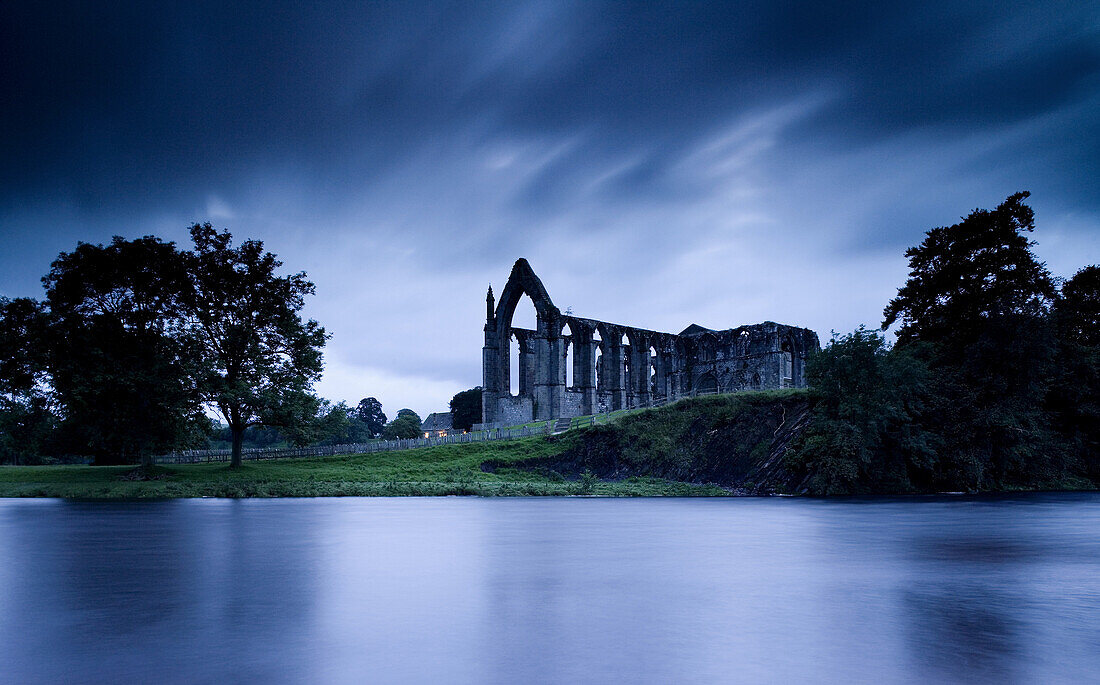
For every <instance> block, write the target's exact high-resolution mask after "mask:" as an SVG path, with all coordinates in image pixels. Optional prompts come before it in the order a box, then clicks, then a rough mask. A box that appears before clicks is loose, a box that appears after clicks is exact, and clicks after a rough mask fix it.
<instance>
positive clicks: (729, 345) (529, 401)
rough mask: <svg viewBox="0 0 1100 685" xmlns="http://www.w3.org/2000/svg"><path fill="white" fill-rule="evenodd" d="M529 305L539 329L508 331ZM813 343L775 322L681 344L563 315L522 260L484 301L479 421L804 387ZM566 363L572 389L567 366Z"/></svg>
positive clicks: (810, 336)
mask: <svg viewBox="0 0 1100 685" xmlns="http://www.w3.org/2000/svg"><path fill="white" fill-rule="evenodd" d="M523 295H527V296H528V297H530V298H531V300H532V301H533V302H534V305H535V311H536V314H537V321H538V323H537V329H536V330H533V331H532V330H527V329H521V328H514V327H513V326H512V315H513V314H514V313H515V310H516V305H517V304H518V303H519V300H520V298H521V297H522V296H523ZM513 339H514V340H516V343H517V349H518V353H519V379H518V384H517V385H518V388H519V392H518V393H517V394H515V395H513V394H512V393H511V390H510V387H511V378H510V374H511V369H510V366H511V364H510V359H509V354H510V341H511V340H513ZM818 348H819V342H818V339H817V334H816V333H814V332H813V331H811V330H808V329H806V328H796V327H794V326H786V325H783V324H777V323H773V322H770V321H768V322H765V323H761V324H756V325H752V326H741V327H739V328H731V329H728V330H724V331H714V330H710V329H707V328H703V327H702V326H699V325H695V324H693V325H691V326H689V327H688V328H687V329H685V330H684V331H682V332H681V333H680V334H679V335H675V334H672V333H660V332H658V331H650V330H646V329H642V328H635V327H633V326H624V325H621V324H613V323H607V322H606V321H596V320H594V319H585V318H582V317H578V316H570V315H565V314H562V313H561V312H560V311H559V310H558V308H557V307H555V306H554V303H553V302H552V301H551V300H550V296H549V295H548V294H547V292H546V288H545V287H544V286H543V284H542V281H540V280H539V278H538V276H536V275H535V272H534V271H532V270H531V266H530V265H529V264H528V263H527V260H526V259H520V260H518V261H517V262H516V263H515V266H513V267H512V273H511V275H510V276H509V277H508V283H507V284H506V285H505V286H504V290H503V291H502V292H501V294H500V301H499V302H494V298H493V289H492V288H491V287H490V288H489V293H488V295H487V296H486V301H485V347H484V348H482V389H483V390H482V395H481V396H482V412H481V413H482V421H483V422H484V423H485V424H487V425H515V424H520V423H525V422H527V421H542V420H548V419H556V418H559V417H569V416H584V415H587V414H593V413H597V412H603V411H610V410H614V409H626V408H633V407H645V406H649V405H650V404H652V403H653V402H654V401H656V400H658V399H661V400H664V399H674V398H678V397H685V396H691V395H696V394H706V393H714V392H735V391H738V390H764V389H773V388H788V387H790V388H800V387H804V386H805V385H806V381H805V379H804V377H803V368H804V366H805V361H806V356H807V355H808V354H810V353H811V352H813V351H816V350H817V349H818ZM570 356H571V357H572V362H571V363H572V366H573V368H572V371H573V373H572V381H573V382H572V385H570V386H568V387H567V383H566V379H567V377H568V376H567V372H566V364H567V360H568V359H569V357H570Z"/></svg>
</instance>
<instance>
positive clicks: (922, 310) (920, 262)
mask: <svg viewBox="0 0 1100 685" xmlns="http://www.w3.org/2000/svg"><path fill="white" fill-rule="evenodd" d="M1027 197H1028V193H1026V192H1023V193H1016V194H1015V195H1012V196H1010V197H1009V198H1007V199H1006V200H1005V201H1004V202H1003V203H1001V204H1000V205H999V206H998V207H997V208H996V209H994V210H984V209H976V210H974V211H973V212H971V214H970V215H969V216H967V217H966V218H965V219H963V220H962V221H961V222H960V223H958V224H955V225H953V226H947V227H941V228H934V229H932V230H930V231H928V233H927V235H926V237H925V239H924V241H923V242H922V243H921V244H920V245H918V246H916V247H913V248H910V249H909V250H908V251H907V252H906V256H908V257H909V268H910V273H909V279H908V281H907V282H906V283H905V285H904V286H903V287H902V288H901V289H900V290H899V291H898V295H897V297H895V298H894V299H893V300H892V301H891V302H890V303H889V305H888V306H887V307H886V309H885V311H884V313H883V316H884V320H883V328H884V329H885V328H887V327H889V326H890V325H892V324H894V323H897V322H900V323H901V326H900V328H899V330H898V347H899V348H900V349H907V350H912V351H914V352H915V353H917V354H919V355H921V356H922V357H923V358H924V359H925V360H926V361H927V363H928V365H929V367H930V368H931V370H932V371H933V378H934V386H935V387H934V392H933V400H932V401H931V402H930V406H929V409H930V411H929V412H927V414H926V415H927V417H928V421H929V425H928V427H929V428H930V429H931V430H934V431H936V432H937V433H938V434H939V435H940V436H941V438H942V439H943V441H944V448H943V450H941V458H942V459H941V463H940V465H939V469H938V471H939V473H940V475H941V476H942V477H943V479H944V482H945V484H950V486H953V487H958V486H960V485H961V486H963V487H969V488H974V489H989V488H999V487H1005V486H1010V485H1014V484H1017V483H1025V482H1038V481H1041V480H1042V479H1044V478H1049V477H1050V476H1051V474H1053V473H1056V472H1057V471H1058V470H1059V468H1060V467H1059V466H1058V465H1057V464H1055V463H1054V461H1055V460H1056V459H1057V458H1058V456H1057V451H1056V450H1054V449H1052V448H1051V443H1050V436H1049V434H1048V426H1047V421H1046V420H1045V416H1044V414H1043V412H1042V408H1041V403H1040V402H1039V401H1037V400H1039V399H1040V398H1042V397H1043V396H1044V395H1045V394H1046V389H1047V385H1048V383H1049V379H1050V377H1051V374H1052V364H1053V359H1054V352H1055V349H1056V345H1055V343H1054V336H1053V331H1052V330H1051V327H1050V325H1049V317H1048V316H1047V315H1048V313H1049V308H1050V304H1051V303H1052V301H1053V300H1054V297H1055V295H1056V289H1055V285H1054V279H1053V278H1052V277H1051V275H1050V273H1049V272H1048V271H1047V269H1046V266H1045V265H1044V264H1043V263H1041V262H1039V261H1038V260H1037V259H1036V258H1035V255H1034V254H1033V253H1032V251H1031V247H1032V246H1033V245H1034V243H1033V242H1032V241H1031V239H1030V238H1029V235H1028V234H1030V233H1031V232H1032V231H1033V230H1034V227H1035V224H1034V214H1033V212H1032V210H1031V208H1030V207H1028V206H1027V205H1026V204H1025V203H1024V200H1026V199H1027Z"/></svg>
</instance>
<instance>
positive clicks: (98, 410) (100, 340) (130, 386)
mask: <svg viewBox="0 0 1100 685" xmlns="http://www.w3.org/2000/svg"><path fill="white" fill-rule="evenodd" d="M183 262H184V260H183V256H182V255H181V254H180V253H179V251H178V250H176V247H175V245H174V244H173V243H166V242H163V241H161V240H160V239H159V238H155V237H152V236H146V237H144V238H138V239H136V240H124V239H122V238H120V237H117V236H116V237H115V238H114V240H113V241H112V242H111V243H110V244H108V245H91V244H88V243H81V244H79V245H77V248H76V249H75V250H73V251H72V252H70V253H62V254H61V255H60V256H59V257H58V258H57V260H56V261H54V262H53V264H52V266H51V269H50V273H49V274H48V275H47V276H46V277H45V278H44V279H43V282H44V284H45V286H46V297H47V301H48V303H49V309H50V315H51V317H52V330H51V336H50V337H51V340H50V345H49V350H50V355H49V357H50V361H49V366H50V375H51V380H52V385H53V389H54V391H55V393H56V396H57V399H58V402H59V404H60V406H61V410H62V418H63V423H62V425H63V428H64V430H65V432H66V433H68V434H69V435H70V436H71V437H72V439H73V440H75V441H77V442H78V443H79V444H82V445H86V446H87V448H88V449H90V450H91V452H92V453H93V454H94V456H95V459H96V463H101V464H102V463H126V462H130V461H134V460H135V459H140V460H141V461H143V462H148V461H149V460H150V459H151V457H152V455H153V454H155V453H157V452H163V451H169V450H172V449H176V448H179V447H182V446H186V445H188V444H189V443H192V442H193V441H194V440H195V439H196V436H199V435H201V432H202V430H203V429H204V428H205V426H206V425H207V423H208V422H206V421H205V419H204V417H203V414H202V407H201V402H200V398H199V396H198V395H197V393H196V391H195V390H196V372H197V368H196V367H195V366H194V362H195V360H196V358H195V355H194V351H195V350H194V348H193V347H192V345H191V341H190V340H189V339H188V338H187V336H186V335H185V333H184V328H183V325H182V318H181V312H182V310H181V306H182V299H181V297H182V294H183V289H184V286H185V284H186V275H185V271H184V269H183Z"/></svg>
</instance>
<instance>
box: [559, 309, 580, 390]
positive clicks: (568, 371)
mask: <svg viewBox="0 0 1100 685" xmlns="http://www.w3.org/2000/svg"><path fill="white" fill-rule="evenodd" d="M561 339H562V348H563V350H562V365H563V368H562V373H561V376H562V381H563V382H564V383H565V387H567V388H573V387H574V380H573V362H574V360H575V359H576V355H577V346H576V344H575V341H574V336H573V329H572V328H570V326H569V324H565V327H564V328H562V330H561Z"/></svg>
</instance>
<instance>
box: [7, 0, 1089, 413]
mask: <svg viewBox="0 0 1100 685" xmlns="http://www.w3.org/2000/svg"><path fill="white" fill-rule="evenodd" d="M0 80H2V83H3V88H4V93H5V96H6V97H5V103H4V106H3V107H0V130H2V132H3V135H2V136H0V239H2V240H3V243H2V245H0V294H3V295H35V294H37V293H38V292H40V289H39V288H38V283H37V279H38V277H39V276H41V274H42V273H43V272H44V271H45V270H46V269H47V268H48V263H49V261H50V259H52V258H53V257H54V256H56V254H57V253H58V251H60V250H63V249H65V250H67V249H71V248H72V247H73V245H74V244H75V242H76V241H77V240H78V239H82V240H90V241H96V242H98V241H104V240H108V239H109V238H110V236H111V235H112V234H115V233H120V234H124V235H128V236H133V235H140V234H144V233H150V232H154V233H158V234H160V235H164V236H165V237H167V238H173V239H177V240H181V239H184V238H185V233H184V231H183V228H184V226H185V225H186V224H187V223H188V222H190V221H195V220H199V221H201V220H206V219H210V220H213V221H214V222H215V223H217V224H219V225H226V226H228V227H229V228H230V229H231V230H233V232H234V234H235V235H240V236H245V235H249V236H255V237H261V238H264V239H265V240H267V241H268V244H269V245H270V246H272V247H273V249H276V250H277V251H278V252H279V254H280V255H281V256H282V257H283V258H284V260H285V261H286V262H287V263H288V265H293V266H294V267H295V268H307V269H308V270H309V273H310V275H311V277H313V278H314V280H316V281H317V282H318V293H319V296H318V298H316V301H315V304H314V305H311V306H315V307H316V310H317V311H316V312H315V315H316V316H318V318H319V319H321V320H322V322H324V323H326V324H327V325H329V327H330V328H331V329H332V330H333V331H334V333H335V335H334V338H333V341H332V343H331V345H330V347H329V350H330V352H329V359H330V369H332V368H336V367H334V366H332V365H336V364H340V365H341V366H339V373H334V372H331V371H330V373H329V374H328V377H334V376H337V377H338V376H340V375H343V376H344V377H348V378H351V377H356V378H359V379H360V385H366V386H369V385H370V384H372V383H373V384H381V385H383V386H386V387H389V388H391V389H392V392H393V393H395V394H397V393H399V392H402V388H404V387H407V386H410V385H416V386H417V387H430V388H432V390H431V391H430V393H429V394H432V393H434V394H432V398H433V399H432V401H433V402H434V403H435V406H433V407H426V406H418V408H419V409H428V408H431V409H432V410H435V409H438V408H439V407H440V406H445V400H446V397H449V395H447V392H450V391H453V390H458V389H461V388H460V387H456V385H457V384H461V385H462V387H469V385H473V384H475V383H476V382H477V379H478V378H479V375H478V367H477V363H478V359H479V356H478V355H477V352H476V349H477V347H478V346H480V344H481V343H480V342H479V341H478V336H479V334H480V331H479V330H478V326H476V325H471V324H470V321H476V320H477V318H478V317H479V316H480V314H479V312H478V311H477V310H478V309H479V308H480V305H479V303H478V301H479V300H480V297H481V294H482V293H483V288H484V282H485V281H486V280H490V279H495V280H496V281H497V282H499V279H500V278H503V276H504V275H505V274H506V273H507V269H508V267H509V265H510V264H511V261H512V260H514V259H515V258H516V257H518V256H521V255H523V256H527V257H529V258H531V260H532V263H533V264H535V265H536V269H538V270H539V272H540V274H543V275H544V276H546V277H547V278H548V285H549V284H550V283H553V284H554V285H553V286H551V288H552V290H554V293H555V295H554V296H555V299H556V300H557V299H558V298H559V296H560V297H561V298H562V300H563V301H562V302H560V303H559V304H562V305H568V304H577V305H578V306H579V307H580V308H579V309H578V311H579V313H582V314H587V315H591V316H600V317H604V318H611V319H619V320H629V321H632V322H634V323H637V324H639V325H644V326H648V327H653V328H660V327H666V328H667V329H668V330H673V329H675V330H679V329H680V328H682V327H683V326H684V325H686V324H687V323H690V320H692V319H695V320H699V321H700V322H701V323H705V324H708V325H718V326H722V325H732V324H736V323H746V322H750V321H754V320H757V319H760V318H775V319H779V320H789V321H791V322H793V323H802V324H805V325H810V326H812V327H816V328H817V329H818V332H819V333H822V334H823V335H824V334H827V332H828V330H829V329H830V328H834V327H835V328H838V329H839V330H846V329H849V328H850V327H853V326H854V325H855V324H858V323H859V322H868V323H871V324H874V323H877V317H878V314H879V312H880V311H881V307H882V303H883V302H884V301H885V299H887V298H888V297H889V295H890V294H892V292H891V291H892V289H893V288H895V287H896V286H897V285H898V282H897V281H898V279H899V278H901V277H903V275H904V269H903V267H904V263H903V261H902V260H901V254H902V250H903V248H904V247H905V246H907V245H910V244H913V243H914V242H915V241H916V240H918V239H919V236H920V232H921V231H923V230H925V229H927V228H928V227H930V226H932V225H940V224H943V223H950V222H951V221H953V220H955V219H956V218H957V217H958V216H959V215H961V214H964V213H965V212H966V211H968V210H969V209H971V208H973V207H974V206H991V205H994V204H996V203H997V202H998V201H1000V200H1002V199H1003V198H1004V197H1006V196H1007V195H1009V194H1010V193H1012V192H1014V191H1016V190H1020V189H1030V190H1032V191H1034V193H1035V194H1034V197H1033V200H1034V202H1035V206H1036V209H1037V212H1038V214H1039V220H1040V223H1041V225H1043V226H1050V227H1052V228H1051V229H1049V231H1048V233H1045V234H1043V235H1039V236H1038V237H1039V240H1040V242H1041V244H1042V245H1044V246H1046V245H1049V246H1050V248H1051V249H1052V252H1051V253H1050V254H1051V255H1053V256H1052V257H1050V259H1053V260H1054V261H1060V262H1061V263H1070V262H1071V261H1072V260H1073V259H1078V260H1079V259H1089V260H1095V259H1096V257H1094V256H1089V255H1090V254H1092V253H1087V249H1086V250H1083V249H1082V246H1088V245H1092V244H1095V243H1096V241H1095V236H1096V234H1097V232H1098V222H1100V219H1098V218H1097V216H1098V213H1100V193H1097V192H1096V187H1097V179H1098V178H1100V9H1098V6H1097V5H1096V4H1095V3H1086V2H1078V3H1057V2H968V3H959V2H954V1H948V0H940V1H938V2H928V3H892V2H852V3H844V4H843V5H837V4H833V3H821V2H794V3H792V2H774V1H764V0H761V1H758V2H739V3H716V2H700V3H675V4H673V3H656V2H638V3H628V2H606V3H600V2H596V1H594V0H591V1H590V0H578V1H576V2H518V3H500V2H485V3H474V2H458V3H443V2H431V3H412V2H392V3H385V2H377V3H375V2H372V3H337V2H319V3H305V2H264V3H232V2H225V1H224V0H222V1H220V2H189V3H129V4H128V3H100V2H80V3H63V4H61V3H59V4H51V3H45V2H35V3H31V2H25V3H10V2H9V3H4V4H3V5H2V6H0ZM1044 258H1047V257H1044ZM597 262H598V267H597V265H596V263H597ZM548 270H549V272H550V273H549V274H547V271H548ZM472 284H473V285H472ZM627 284H630V285H627ZM468 291H469V292H468ZM473 291H478V292H473ZM440 293H447V294H448V297H441V296H440ZM637 293H646V296H645V297H641V296H639V295H638V294H637ZM570 298H572V299H570ZM348 312H352V313H354V315H353V316H348V315H347V314H348ZM410 312H415V313H416V314H415V315H414V316H410ZM425 317H427V318H428V319H429V320H432V321H433V326H431V327H426V326H424V325H423V320H422V319H423V318H425ZM471 317H472V318H471ZM647 317H648V318H647ZM731 317H732V318H733V319H734V320H730V319H731ZM376 322H385V325H384V327H382V328H381V329H379V328H378V327H377V326H376V325H375V323H376ZM379 330H381V332H379ZM460 330H461V331H463V333H462V335H463V336H465V337H463V338H461V340H455V339H454V337H453V336H454V335H457V333H456V331H460ZM471 350H473V351H472V352H471ZM368 367H369V368H368ZM380 370H382V371H380ZM383 371H384V373H383ZM356 374H359V375H358V376H356ZM387 374H388V375H387ZM414 376H415V377H416V378H417V379H418V380H417V381H416V382H415V383H412V382H410V380H409V379H410V378H412V377H414ZM457 379H460V380H457ZM386 384H388V385H386ZM333 392H335V391H333ZM379 392H381V391H379ZM425 392H428V391H425ZM440 398H442V400H443V402H442V404H440ZM345 399H352V400H355V399H358V398H357V397H353V396H350V395H349V396H348V397H345ZM409 402H412V400H411V399H410V400H409Z"/></svg>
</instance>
